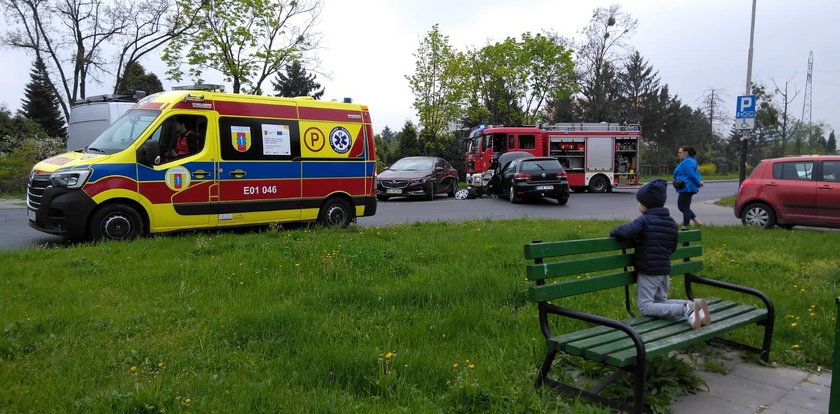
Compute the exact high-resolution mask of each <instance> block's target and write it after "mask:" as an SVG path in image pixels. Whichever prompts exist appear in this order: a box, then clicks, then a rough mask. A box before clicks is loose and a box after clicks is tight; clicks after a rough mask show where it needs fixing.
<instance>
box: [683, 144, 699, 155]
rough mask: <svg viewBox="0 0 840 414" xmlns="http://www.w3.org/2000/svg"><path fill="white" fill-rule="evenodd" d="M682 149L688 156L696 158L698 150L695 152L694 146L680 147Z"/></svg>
mask: <svg viewBox="0 0 840 414" xmlns="http://www.w3.org/2000/svg"><path fill="white" fill-rule="evenodd" d="M680 149H681V150H683V151H685V152H687V153H688V155H690V156H692V157H694V156H695V155H697V150H695V149H694V147H692V146H689V145H683V146H681V147H680Z"/></svg>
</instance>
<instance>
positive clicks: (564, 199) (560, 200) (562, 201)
mask: <svg viewBox="0 0 840 414" xmlns="http://www.w3.org/2000/svg"><path fill="white" fill-rule="evenodd" d="M568 202H569V197H560V198H558V199H557V204H558V205H561V206H565V205H566V203H568Z"/></svg>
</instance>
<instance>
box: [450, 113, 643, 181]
mask: <svg viewBox="0 0 840 414" xmlns="http://www.w3.org/2000/svg"><path fill="white" fill-rule="evenodd" d="M640 143H641V130H640V128H639V126H638V125H619V124H616V123H562V124H552V125H545V124H543V125H537V126H528V127H507V126H496V125H491V126H486V125H482V126H479V127H477V128H476V129H474V130H473V131H472V132H471V133H470V136H469V137H468V138H466V151H467V152H466V159H465V161H466V168H467V184H469V185H471V186H473V187H483V186H484V185H486V183H487V181H488V180H489V176H488V174H487V172H488V171H492V170H493V167H494V162H496V160H497V159H498V158H499V155H501V154H502V153H505V152H508V151H524V152H528V153H531V154H534V156H550V157H555V158H557V159H558V160H560V162H561V163H562V164H563V167H564V168H565V169H566V173H567V174H568V177H569V186H570V187H571V188H572V189H573V190H574V191H585V190H587V189H588V190H589V191H590V192H593V193H603V192H606V191H612V189H613V187H614V186H616V185H618V184H625V183H626V184H636V183H638V182H639V174H638V173H637V171H638V165H639V145H640Z"/></svg>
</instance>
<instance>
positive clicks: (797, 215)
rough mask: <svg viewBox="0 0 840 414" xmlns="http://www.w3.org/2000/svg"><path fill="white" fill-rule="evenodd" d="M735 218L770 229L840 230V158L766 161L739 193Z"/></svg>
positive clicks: (754, 171) (757, 167) (825, 156)
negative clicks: (827, 228) (819, 228)
mask: <svg viewBox="0 0 840 414" xmlns="http://www.w3.org/2000/svg"><path fill="white" fill-rule="evenodd" d="M735 216H736V217H738V218H740V219H741V222H742V223H744V224H745V225H751V226H758V227H763V228H766V229H769V228H771V227H773V226H774V225H779V227H784V228H791V227H793V226H796V225H801V226H815V227H840V156H837V155H814V156H796V157H784V158H773V159H767V160H762V161H761V162H760V163H759V164H758V165H757V166H756V167H755V169H754V170H753V172H752V174H750V176H749V178H747V179H746V180H744V182H743V183H741V188H740V189H738V195H737V196H736V197H735Z"/></svg>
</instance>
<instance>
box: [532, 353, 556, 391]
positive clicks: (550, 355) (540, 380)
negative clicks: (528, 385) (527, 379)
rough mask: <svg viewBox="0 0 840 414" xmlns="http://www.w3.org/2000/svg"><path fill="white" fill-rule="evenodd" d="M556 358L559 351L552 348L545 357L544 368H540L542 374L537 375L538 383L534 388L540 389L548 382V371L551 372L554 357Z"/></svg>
mask: <svg viewBox="0 0 840 414" xmlns="http://www.w3.org/2000/svg"><path fill="white" fill-rule="evenodd" d="M556 356H557V349H555V348H554V347H551V349H550V350H549V351H548V353H547V354H546V355H545V359H544V360H543V363H542V367H540V373H539V375H537V381H536V382H535V383H534V387H536V388H539V387H541V386H542V385H543V384H545V383H546V382H547V380H548V371H550V370H551V364H552V363H553V362H554V357H556Z"/></svg>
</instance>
